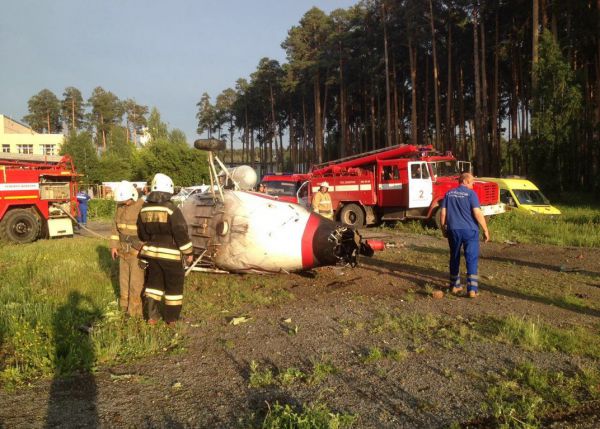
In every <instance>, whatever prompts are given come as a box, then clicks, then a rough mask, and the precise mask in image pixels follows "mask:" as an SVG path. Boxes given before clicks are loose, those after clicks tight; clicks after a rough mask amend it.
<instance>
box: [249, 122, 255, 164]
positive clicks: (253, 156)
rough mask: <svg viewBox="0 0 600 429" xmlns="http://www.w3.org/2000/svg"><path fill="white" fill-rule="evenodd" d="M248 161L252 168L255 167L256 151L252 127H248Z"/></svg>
mask: <svg viewBox="0 0 600 429" xmlns="http://www.w3.org/2000/svg"><path fill="white" fill-rule="evenodd" d="M250 161H251V164H252V168H254V169H256V152H255V150H254V128H251V129H250Z"/></svg>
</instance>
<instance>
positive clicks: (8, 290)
mask: <svg viewBox="0 0 600 429" xmlns="http://www.w3.org/2000/svg"><path fill="white" fill-rule="evenodd" d="M0 261H1V262H0V285H2V286H1V287H0V382H1V383H2V384H3V385H4V386H7V387H11V386H15V385H19V384H22V383H25V382H27V381H29V380H31V379H34V378H37V377H47V376H53V375H56V374H58V375H65V374H71V373H74V372H79V371H83V372H86V371H94V370H95V369H96V368H97V366H98V365H100V364H113V363H115V362H119V361H126V360H129V359H133V358H138V357H140V356H145V355H148V354H152V353H156V352H159V351H162V350H164V349H173V348H175V347H177V346H178V345H179V344H180V342H181V337H180V336H179V333H178V332H177V331H173V330H172V329H169V328H167V327H166V326H163V325H159V326H156V327H150V326H148V325H147V324H145V323H143V322H142V321H139V320H126V319H125V318H123V317H122V315H121V314H120V312H119V310H118V306H117V301H116V290H115V287H114V284H115V280H116V276H115V275H116V271H115V268H116V266H115V265H114V264H113V263H112V261H111V260H110V254H109V252H108V249H107V247H106V245H105V243H104V242H103V241H100V240H95V239H86V240H57V241H48V240H45V241H38V242H36V243H32V244H28V245H19V246H17V245H4V246H3V247H2V248H1V249H0Z"/></svg>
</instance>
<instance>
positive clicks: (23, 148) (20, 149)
mask: <svg viewBox="0 0 600 429" xmlns="http://www.w3.org/2000/svg"><path fill="white" fill-rule="evenodd" d="M17 153H23V154H29V155H31V154H33V145H32V144H18V145H17Z"/></svg>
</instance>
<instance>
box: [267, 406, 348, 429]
mask: <svg viewBox="0 0 600 429" xmlns="http://www.w3.org/2000/svg"><path fill="white" fill-rule="evenodd" d="M357 419H358V416H356V415H354V414H346V413H335V412H333V411H331V410H330V409H329V407H327V405H325V404H323V403H320V402H315V403H311V404H308V405H303V406H302V407H301V408H298V407H293V406H291V405H289V404H285V405H281V404H279V403H278V402H276V403H275V404H274V405H273V406H272V407H271V406H269V410H268V412H267V415H266V417H265V419H264V421H263V423H262V428H263V429H280V428H288V429H313V428H315V429H316V428H319V429H343V428H351V427H353V426H354V425H355V424H356V421H357Z"/></svg>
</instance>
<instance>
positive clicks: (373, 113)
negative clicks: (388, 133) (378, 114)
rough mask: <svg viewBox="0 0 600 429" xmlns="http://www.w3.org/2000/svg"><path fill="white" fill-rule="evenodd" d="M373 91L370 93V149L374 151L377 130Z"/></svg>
mask: <svg viewBox="0 0 600 429" xmlns="http://www.w3.org/2000/svg"><path fill="white" fill-rule="evenodd" d="M373 91H374V90H372V91H371V149H373V150H374V149H376V148H377V143H376V142H377V130H376V129H375V128H376V125H375V124H376V122H375V95H374V94H373Z"/></svg>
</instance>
